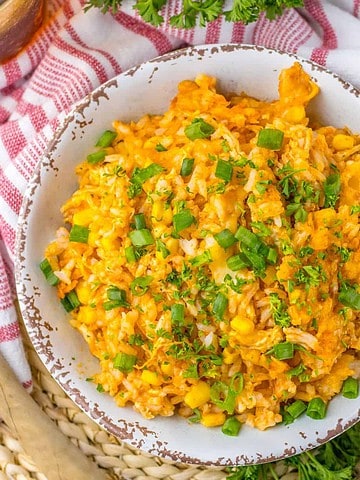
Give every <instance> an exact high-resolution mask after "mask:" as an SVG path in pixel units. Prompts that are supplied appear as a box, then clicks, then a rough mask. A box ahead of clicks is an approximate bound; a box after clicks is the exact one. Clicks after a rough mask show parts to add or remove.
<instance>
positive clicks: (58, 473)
mask: <svg viewBox="0 0 360 480" xmlns="http://www.w3.org/2000/svg"><path fill="white" fill-rule="evenodd" d="M0 417H1V418H3V420H4V421H5V423H6V424H7V425H8V427H9V428H10V429H11V430H12V431H13V433H14V434H16V436H17V437H18V439H19V441H20V443H21V445H22V446H23V448H24V450H25V452H26V453H27V454H28V455H29V456H30V457H31V458H32V459H33V460H34V462H35V463H36V465H37V467H38V468H39V470H40V471H41V472H42V473H44V474H45V475H46V476H47V478H48V480H72V479H76V480H90V479H91V480H105V479H108V478H109V477H108V476H107V475H106V474H105V471H104V470H101V469H100V468H98V466H97V465H96V464H95V463H94V462H92V461H91V460H90V459H89V458H87V457H86V456H85V455H84V454H83V453H82V452H81V450H79V449H78V448H77V447H76V446H75V445H74V444H73V443H72V442H71V441H70V440H69V439H68V438H67V437H66V436H65V435H64V434H63V433H62V432H61V431H60V430H59V429H58V428H57V426H56V425H55V424H54V422H53V421H52V420H50V418H49V417H48V416H47V415H46V414H45V413H44V412H43V411H42V410H41V409H40V407H39V406H38V405H37V403H36V402H35V401H34V400H33V398H32V397H31V396H30V395H29V394H28V393H27V392H26V390H25V389H24V388H23V387H22V386H21V385H20V383H19V381H18V380H17V379H16V377H15V375H14V374H13V372H12V370H11V369H10V367H9V366H8V364H7V362H6V361H5V360H4V358H3V357H2V356H1V355H0Z"/></svg>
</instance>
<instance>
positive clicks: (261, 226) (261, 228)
mask: <svg viewBox="0 0 360 480" xmlns="http://www.w3.org/2000/svg"><path fill="white" fill-rule="evenodd" d="M250 225H251V226H252V228H255V229H256V230H257V231H258V232H257V235H258V236H259V237H267V236H268V235H271V230H270V228H268V227H267V226H266V225H265V223H263V222H251V223H250Z"/></svg>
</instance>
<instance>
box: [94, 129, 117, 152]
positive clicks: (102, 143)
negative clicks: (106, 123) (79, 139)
mask: <svg viewBox="0 0 360 480" xmlns="http://www.w3.org/2000/svg"><path fill="white" fill-rule="evenodd" d="M116 136H117V133H116V132H112V131H111V130H105V132H104V133H103V134H102V135H101V137H100V138H99V140H98V141H97V143H96V147H102V148H106V147H110V145H111V144H112V142H113V141H114V140H115V138H116Z"/></svg>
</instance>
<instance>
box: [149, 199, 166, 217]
mask: <svg viewBox="0 0 360 480" xmlns="http://www.w3.org/2000/svg"><path fill="white" fill-rule="evenodd" d="M163 214H164V202H163V201H162V200H155V202H154V203H153V206H152V208H151V215H152V217H153V219H155V220H157V221H158V222H160V221H161V220H162V217H163Z"/></svg>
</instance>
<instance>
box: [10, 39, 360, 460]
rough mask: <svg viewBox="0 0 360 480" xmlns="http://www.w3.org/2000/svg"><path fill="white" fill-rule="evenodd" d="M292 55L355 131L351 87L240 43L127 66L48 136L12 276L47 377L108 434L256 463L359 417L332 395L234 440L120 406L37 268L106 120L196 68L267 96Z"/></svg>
mask: <svg viewBox="0 0 360 480" xmlns="http://www.w3.org/2000/svg"><path fill="white" fill-rule="evenodd" d="M294 61H299V62H300V63H301V64H302V66H303V68H304V69H305V70H306V71H307V72H309V73H310V74H311V75H312V76H313V78H314V79H315V81H316V82H318V84H319V86H320V88H321V93H320V95H319V96H318V98H317V99H316V100H315V101H314V102H313V104H312V107H311V108H312V113H313V115H316V117H317V119H318V120H319V121H321V122H322V123H326V124H330V125H336V126H344V125H347V126H348V127H350V128H351V129H353V130H354V131H356V130H358V131H359V125H360V96H359V92H357V91H356V90H355V89H353V88H352V87H351V86H350V85H348V84H347V83H345V82H343V81H341V80H340V79H339V78H338V77H337V76H335V75H333V74H331V73H329V72H327V71H325V70H324V69H322V68H320V67H317V66H315V65H313V64H312V63H310V62H308V61H306V60H302V59H298V58H297V57H295V56H293V55H287V54H281V53H279V52H275V51H271V50H266V49H264V48H256V47H249V46H240V45H217V46H215V45H209V46H203V47H196V48H189V49H185V50H182V51H177V52H174V53H170V54H168V55H165V56H164V57H161V58H159V59H155V60H152V61H150V62H147V63H145V64H143V65H141V66H139V67H137V68H134V69H132V70H130V71H128V72H125V73H123V74H121V75H119V76H118V77H117V78H115V79H113V80H111V81H109V82H107V83H106V84H104V85H103V86H101V87H99V88H98V89H97V90H96V91H95V92H93V93H92V94H91V95H90V96H88V97H86V98H85V99H84V100H83V101H82V102H80V103H79V104H78V105H77V106H76V108H74V110H73V111H72V112H71V113H70V114H69V115H68V116H67V118H66V120H65V122H64V124H63V125H62V126H61V128H60V129H59V130H58V132H57V134H56V135H55V138H54V141H53V143H52V144H51V145H50V147H49V149H48V151H47V153H46V154H45V156H44V157H43V159H42V161H41V162H40V164H39V165H38V167H37V169H36V172H35V174H34V177H33V179H32V181H31V182H30V184H29V187H28V189H27V192H26V194H25V199H24V203H23V206H22V210H21V214H20V220H19V226H18V232H17V254H16V282H17V289H18V296H19V301H20V308H21V311H22V315H23V317H24V321H25V325H26V328H27V330H28V333H29V336H30V339H31V341H32V342H33V345H34V347H35V349H36V351H37V352H38V354H39V355H40V358H41V359H42V361H43V362H44V364H45V366H46V368H47V369H48V370H49V372H50V373H51V375H52V376H53V377H54V378H55V379H56V381H57V382H58V383H59V384H60V385H61V386H62V388H63V389H64V390H65V391H66V393H67V394H68V395H69V396H70V397H71V398H72V399H73V400H74V401H75V403H76V404H77V405H78V406H79V407H80V408H82V409H83V410H84V411H85V412H86V413H87V414H88V415H89V416H90V417H91V418H92V419H93V420H95V421H96V422H98V423H99V424H100V425H101V426H103V427H104V428H105V429H106V430H108V431H109V432H110V433H112V434H114V435H116V436H118V437H119V438H120V439H122V440H124V441H126V442H127V443H129V444H130V445H132V446H134V447H137V448H140V449H142V450H145V451H148V452H149V453H151V454H153V455H158V456H161V457H164V458H168V459H172V460H177V461H181V462H187V463H202V464H209V465H210V464H212V465H227V464H249V463H262V462H267V461H273V460H276V459H279V458H282V457H285V456H288V455H292V454H295V453H300V452H301V451H303V450H306V449H310V448H313V447H315V446H316V445H318V444H319V443H323V442H325V441H327V440H328V439H330V438H331V437H333V436H334V435H337V434H339V433H341V432H342V431H343V430H344V429H346V428H348V427H349V426H351V425H352V424H353V423H354V422H356V420H357V419H358V418H359V415H360V399H356V400H349V399H346V398H343V397H340V396H339V397H337V398H335V399H334V400H333V401H332V402H331V404H330V407H329V409H328V414H327V416H326V418H325V419H324V420H321V421H314V420H310V419H309V418H307V417H302V418H300V419H299V420H297V421H296V422H294V423H293V424H291V425H288V426H284V425H279V426H277V427H275V428H272V429H269V430H267V431H265V432H260V431H257V430H255V429H251V428H248V427H243V429H242V431H241V434H240V436H239V437H236V438H233V437H227V436H225V435H222V434H221V432H219V430H218V429H216V428H213V429H205V428H204V427H203V426H201V425H194V424H189V423H187V422H186V421H185V420H184V419H181V418H176V417H170V418H157V419H155V420H145V419H143V418H142V417H141V416H140V415H139V414H137V413H136V412H134V411H133V410H132V408H130V407H129V408H118V407H117V406H116V405H115V402H114V401H113V399H112V398H110V397H109V396H107V395H104V394H100V393H99V392H97V391H96V388H95V386H94V385H93V384H92V383H90V382H87V381H86V378H87V377H90V376H91V375H92V374H93V373H94V371H96V370H97V361H96V359H95V358H93V357H92V356H91V355H90V353H89V351H88V347H87V345H86V344H85V342H84V341H83V339H82V338H81V337H80V334H79V333H78V332H76V331H75V330H74V329H73V328H72V327H71V326H70V325H69V323H68V321H67V317H66V314H65V313H64V311H63V308H62V306H61V305H60V304H59V302H58V300H57V298H56V293H55V291H54V289H53V288H52V287H50V286H47V285H46V284H45V281H44V278H43V275H42V273H41V271H40V269H39V267H38V265H39V263H40V261H41V260H42V258H43V252H44V249H45V246H46V245H47V244H48V243H49V242H50V241H51V240H52V239H53V238H54V233H55V231H56V229H57V228H58V226H60V225H61V224H62V216H61V214H60V206H61V205H62V204H63V203H64V202H65V200H67V198H68V197H69V196H70V195H71V194H72V193H73V191H74V190H75V189H76V188H77V182H76V176H75V174H74V168H75V166H76V165H77V164H78V163H80V161H82V160H83V158H84V157H85V156H86V155H87V154H88V153H89V152H90V151H91V150H92V149H93V145H94V139H96V138H98V136H99V135H100V134H101V133H102V132H103V131H104V130H105V129H107V128H111V123H112V121H113V120H115V119H121V120H123V121H129V120H136V119H138V118H140V117H141V116H142V115H143V114H146V113H161V112H163V111H165V110H166V109H167V108H168V104H169V102H170V100H171V99H172V97H173V96H174V95H175V94H176V91H177V84H178V83H179V81H181V80H184V79H192V78H194V77H195V76H196V75H197V74H199V73H206V74H208V75H212V76H215V77H217V78H218V88H219V90H220V91H223V92H237V93H239V92H241V91H245V92H246V93H248V94H250V95H252V96H255V97H258V98H261V99H264V100H270V99H275V98H277V84H278V75H279V72H280V71H281V70H282V69H283V68H286V67H289V66H291V65H292V64H293V62H294Z"/></svg>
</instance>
